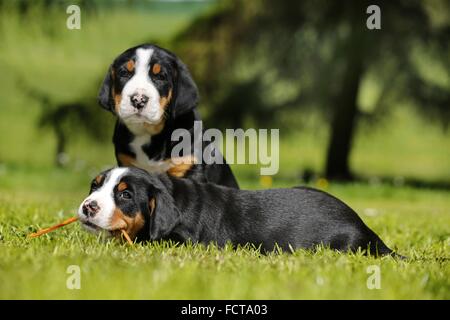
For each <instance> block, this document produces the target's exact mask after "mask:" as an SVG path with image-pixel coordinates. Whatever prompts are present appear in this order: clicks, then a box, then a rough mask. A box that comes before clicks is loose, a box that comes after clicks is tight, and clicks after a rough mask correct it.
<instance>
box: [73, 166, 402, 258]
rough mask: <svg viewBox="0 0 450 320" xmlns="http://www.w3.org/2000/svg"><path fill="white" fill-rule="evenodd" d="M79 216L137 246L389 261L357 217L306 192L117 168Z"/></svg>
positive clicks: (97, 183) (96, 185)
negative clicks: (165, 244)
mask: <svg viewBox="0 0 450 320" xmlns="http://www.w3.org/2000/svg"><path fill="white" fill-rule="evenodd" d="M78 215H79V218H80V221H81V223H82V224H83V225H84V226H85V227H86V228H87V229H88V230H90V231H101V230H105V231H106V232H107V233H111V234H113V235H117V234H120V232H119V230H120V229H125V230H126V231H127V232H128V234H129V235H130V236H131V237H132V238H133V239H137V240H138V241H139V240H160V239H165V240H168V239H171V240H174V241H177V242H184V241H187V240H191V241H193V242H201V243H204V244H208V243H210V242H215V243H217V244H218V245H219V246H223V245H224V244H225V243H226V242H228V241H229V242H231V243H232V244H235V245H237V244H241V245H244V244H247V243H251V244H254V245H256V246H259V245H261V248H262V250H263V251H264V252H266V251H271V250H273V249H274V246H275V244H277V245H278V246H280V247H281V248H282V249H283V250H287V251H289V250H290V247H292V248H294V249H296V248H308V249H313V248H314V247H315V246H316V245H319V244H323V245H325V246H329V247H330V248H332V249H336V250H341V251H347V250H352V251H355V250H357V249H358V248H361V249H362V250H367V249H368V250H369V252H370V253H371V254H374V255H387V254H389V255H391V254H392V255H394V253H393V251H392V250H391V249H389V248H388V247H387V246H386V245H385V244H384V243H383V241H382V240H381V239H380V238H379V237H378V236H377V235H376V234H375V233H374V232H373V231H372V230H370V229H369V228H368V227H367V226H366V225H365V224H364V222H363V221H362V220H361V219H360V218H359V217H358V215H357V214H356V213H355V212H354V211H353V210H352V209H351V208H349V207H348V206H347V205H346V204H344V203H343V202H342V201H340V200H338V199H336V198H335V197H333V196H331V195H329V194H327V193H325V192H322V191H318V190H314V189H310V188H291V189H269V190H259V191H250V190H239V189H233V188H227V187H223V186H219V185H214V184H202V183H199V182H197V181H194V180H189V179H177V178H173V177H170V176H169V175H166V174H149V173H147V172H146V171H144V170H141V169H138V168H132V167H130V168H116V169H110V170H108V171H105V172H103V173H101V174H100V175H99V176H97V177H96V178H95V179H94V181H93V182H92V186H91V192H90V195H89V196H88V197H87V198H86V199H85V200H84V201H83V203H82V204H81V206H80V208H79V211H78Z"/></svg>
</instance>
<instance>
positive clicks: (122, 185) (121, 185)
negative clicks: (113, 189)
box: [117, 182, 128, 191]
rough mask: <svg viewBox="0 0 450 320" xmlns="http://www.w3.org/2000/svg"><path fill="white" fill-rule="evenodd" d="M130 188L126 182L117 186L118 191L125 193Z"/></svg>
mask: <svg viewBox="0 0 450 320" xmlns="http://www.w3.org/2000/svg"><path fill="white" fill-rule="evenodd" d="M127 188H128V185H127V184H126V183H125V182H121V183H119V184H118V185H117V190H118V191H123V190H125V189H127Z"/></svg>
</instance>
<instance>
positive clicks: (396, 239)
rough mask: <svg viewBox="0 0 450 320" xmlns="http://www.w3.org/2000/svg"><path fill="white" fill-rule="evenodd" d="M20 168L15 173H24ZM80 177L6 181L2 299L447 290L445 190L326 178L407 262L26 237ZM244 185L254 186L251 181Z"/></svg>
mask: <svg viewBox="0 0 450 320" xmlns="http://www.w3.org/2000/svg"><path fill="white" fill-rule="evenodd" d="M21 174H22V173H17V178H18V181H21V178H20V175H21ZM11 175H12V176H13V178H12V179H15V177H14V175H15V174H14V173H12V174H11ZM76 175H79V173H76V172H62V171H58V170H54V171H52V172H47V173H45V174H40V173H39V174H36V175H34V176H33V175H31V179H32V180H31V181H29V182H28V183H29V185H30V186H31V185H35V186H41V185H42V188H38V189H33V188H31V189H29V190H26V189H24V188H23V187H21V189H20V190H13V191H11V189H10V188H9V189H5V188H3V187H2V188H1V189H0V190H1V193H0V239H1V242H0V250H1V257H0V268H1V280H0V281H1V284H2V285H1V287H0V298H2V299H7V298H13V299H17V298H22V299H43V298H48V299H319V298H325V299H328V298H330V299H347V298H349V299H360V298H368V299H410V298H418V299H436V298H437V299H448V298H450V280H449V279H450V265H449V258H450V250H449V245H450V240H449V231H450V230H449V226H450V215H449V212H448V208H449V207H450V197H449V196H448V192H444V191H429V190H417V189H411V188H407V187H402V188H397V187H393V186H388V185H383V186H370V185H360V184H355V185H339V184H331V185H330V186H329V191H330V192H332V193H333V194H335V195H337V196H338V197H340V198H342V199H343V200H345V201H346V202H347V203H348V204H350V205H351V206H352V207H354V208H355V209H356V210H357V211H358V212H359V214H360V215H361V217H362V218H363V220H364V221H365V222H366V223H367V224H368V225H369V226H370V227H371V228H372V229H374V230H375V231H376V232H377V233H379V235H380V236H381V238H382V239H384V240H385V242H386V243H387V244H388V245H389V246H390V247H392V248H395V250H397V251H398V252H399V253H401V254H403V255H406V256H408V257H410V259H409V260H406V261H396V260H394V259H392V258H390V257H386V258H382V259H375V258H371V257H365V256H361V255H359V254H339V253H336V252H333V251H330V250H327V249H324V248H319V250H318V251H317V252H314V253H313V252H307V251H301V250H299V251H296V252H295V253H294V254H288V253H273V254H269V255H266V256H264V255H261V254H260V253H259V252H258V251H257V250H255V249H253V248H239V249H237V250H232V249H231V248H225V249H218V248H216V247H215V246H213V245H210V246H208V247H204V246H198V245H189V244H187V245H178V246H176V245H174V244H170V243H144V244H136V245H134V246H129V245H127V244H122V243H120V242H119V241H117V240H105V239H100V238H97V237H95V236H93V235H91V234H88V233H86V232H85V231H83V230H82V229H81V227H80V226H79V225H78V224H73V225H70V226H67V227H65V228H63V229H60V230H57V231H55V232H53V233H51V234H48V235H45V236H43V237H41V238H37V239H27V238H26V235H27V233H29V232H31V231H34V230H36V229H37V228H38V227H45V226H48V225H51V224H53V223H55V222H56V221H59V220H62V219H63V218H65V217H70V216H72V215H73V214H74V212H75V209H76V207H77V205H78V203H79V202H80V200H81V199H82V198H83V197H84V196H85V194H86V189H87V183H84V184H80V185H79V186H78V187H75V186H73V185H72V186H67V185H65V184H64V181H67V180H70V181H77V179H76ZM33 179H36V180H37V181H33ZM42 180H43V181H42ZM79 180H80V183H81V180H83V179H79ZM85 180H87V179H85ZM240 181H241V182H242V179H240ZM72 184H73V183H72ZM243 184H244V185H248V186H249V187H251V183H245V182H244V183H243ZM60 185H61V187H60ZM58 189H60V190H58ZM70 265H77V266H79V267H80V270H81V289H80V290H69V289H67V287H66V280H67V278H68V276H69V275H68V274H67V273H66V270H67V268H68V267H69V266H70ZM372 265H377V266H379V267H380V270H381V288H380V289H373V290H370V289H368V287H367V285H366V281H367V279H368V277H369V276H370V274H368V273H367V267H368V266H372Z"/></svg>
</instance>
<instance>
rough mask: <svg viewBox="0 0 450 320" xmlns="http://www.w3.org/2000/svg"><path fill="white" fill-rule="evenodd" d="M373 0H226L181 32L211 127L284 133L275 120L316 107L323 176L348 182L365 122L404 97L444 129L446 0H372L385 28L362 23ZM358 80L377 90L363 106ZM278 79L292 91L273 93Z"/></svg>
mask: <svg viewBox="0 0 450 320" xmlns="http://www.w3.org/2000/svg"><path fill="white" fill-rule="evenodd" d="M371 4H373V1H351V0H345V1H326V0H322V1H321V0H319V1H296V0H282V1H269V0H255V1H244V0H235V1H225V2H222V3H221V5H220V6H218V8H217V10H216V11H215V12H213V13H210V14H208V15H205V16H202V17H200V18H198V19H196V20H195V21H194V22H193V23H192V24H191V25H190V26H189V27H188V28H187V29H186V30H184V31H183V32H182V33H181V34H180V35H178V36H177V37H176V38H175V41H174V47H176V48H177V52H179V53H180V54H181V55H182V56H183V57H184V58H185V59H186V60H188V61H195V62H196V63H194V64H191V68H192V69H193V72H194V74H195V77H196V79H197V80H198V82H199V84H200V88H201V92H203V94H204V96H203V98H204V100H205V101H206V103H207V104H208V105H209V107H210V109H211V111H210V112H209V113H208V114H207V116H208V117H207V119H209V120H210V121H211V123H214V124H219V125H220V126H222V127H242V126H244V125H255V124H256V125H257V126H260V127H265V126H267V125H272V126H274V125H279V126H281V125H283V129H285V125H286V122H285V121H283V122H282V123H281V122H280V120H281V119H285V117H286V115H289V114H292V112H293V109H297V110H303V111H304V112H307V109H308V108H309V109H320V110H321V112H322V114H323V120H324V121H326V122H327V123H328V124H329V126H330V130H329V139H328V148H327V154H326V164H325V168H324V171H325V175H326V177H328V178H330V179H342V180H349V179H352V178H353V175H352V171H351V168H350V165H349V156H350V152H351V149H352V141H353V139H354V135H355V132H356V130H355V129H356V126H357V124H358V122H359V120H360V119H361V118H363V117H366V118H370V119H372V120H376V119H377V118H379V115H383V114H385V113H386V112H388V111H389V107H390V106H392V105H393V104H395V103H399V102H400V101H407V102H409V103H411V104H413V105H415V106H416V107H417V108H418V110H419V111H421V113H422V114H423V115H424V116H426V117H430V118H433V119H434V120H438V121H440V123H441V124H442V125H443V126H444V127H445V128H446V126H447V125H448V121H449V119H450V114H449V112H450V96H449V93H448V92H449V88H450V85H449V77H450V76H449V73H448V71H449V70H450V66H449V64H450V59H449V56H450V51H449V47H448V44H449V40H450V24H449V23H450V20H449V12H450V5H449V2H448V1H445V0H443V1H439V0H438V1H433V2H432V1H419V0H403V1H389V0H386V1H377V3H376V4H377V5H379V6H380V8H381V30H369V29H368V28H367V27H366V20H367V18H368V17H369V15H368V14H367V13H366V9H367V7H368V6H369V5H371ZM419 51H421V52H422V53H423V54H425V55H427V57H428V61H427V63H428V64H429V66H428V67H429V69H428V70H427V71H428V72H427V73H424V72H423V71H424V68H423V65H420V64H418V63H417V59H415V58H416V56H415V55H417V53H418V52H419ZM364 83H371V85H373V86H374V87H375V88H376V90H375V91H376V94H375V97H374V98H373V99H372V100H371V101H369V103H367V101H365V99H364V94H365V93H364ZM280 84H283V85H284V86H286V87H289V89H290V90H286V87H285V88H283V92H284V93H285V94H284V96H279V95H277V90H278V89H279V86H280ZM275 96H276V97H277V98H273V97H275ZM366 100H367V99H366ZM300 116H301V115H300ZM294 118H295V117H294ZM249 119H251V120H250V121H247V120H249ZM292 125H294V126H295V121H294V123H293V124H292Z"/></svg>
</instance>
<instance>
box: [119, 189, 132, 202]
mask: <svg viewBox="0 0 450 320" xmlns="http://www.w3.org/2000/svg"><path fill="white" fill-rule="evenodd" d="M119 197H120V198H121V199H125V200H130V199H131V192H130V191H128V190H124V191H122V192H121V193H119Z"/></svg>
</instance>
